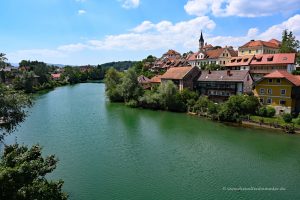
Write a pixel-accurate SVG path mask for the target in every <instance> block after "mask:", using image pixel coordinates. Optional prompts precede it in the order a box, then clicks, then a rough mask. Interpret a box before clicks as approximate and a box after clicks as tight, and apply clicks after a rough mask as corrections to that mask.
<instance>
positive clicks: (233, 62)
mask: <svg viewBox="0 0 300 200" xmlns="http://www.w3.org/2000/svg"><path fill="white" fill-rule="evenodd" d="M253 57H254V56H253V55H247V56H237V57H232V58H231V59H230V61H229V62H228V63H227V64H226V67H235V66H249V65H250V62H251V60H252V59H253Z"/></svg>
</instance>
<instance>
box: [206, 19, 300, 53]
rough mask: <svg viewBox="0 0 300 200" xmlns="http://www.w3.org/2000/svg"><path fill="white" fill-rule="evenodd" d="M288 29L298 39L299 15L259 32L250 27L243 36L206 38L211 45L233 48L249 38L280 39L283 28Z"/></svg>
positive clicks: (299, 36) (299, 30) (299, 28)
mask: <svg viewBox="0 0 300 200" xmlns="http://www.w3.org/2000/svg"><path fill="white" fill-rule="evenodd" d="M285 29H288V30H289V31H292V32H293V34H294V36H295V37H296V39H298V40H299V39H300V15H299V14H297V15H294V16H293V17H291V18H289V19H288V20H286V21H284V22H282V23H281V24H277V25H274V26H271V27H270V28H268V29H267V30H265V31H264V32H262V33H259V30H258V29H257V28H251V29H249V30H248V32H247V34H246V35H245V36H240V37H232V36H210V37H208V38H207V41H208V42H209V43H212V44H213V45H220V46H225V45H230V46H233V47H235V48H237V47H238V46H241V45H243V44H244V43H246V42H248V41H250V40H251V39H255V40H266V41H268V40H270V39H273V38H275V39H278V40H279V41H281V37H282V32H283V30H285Z"/></svg>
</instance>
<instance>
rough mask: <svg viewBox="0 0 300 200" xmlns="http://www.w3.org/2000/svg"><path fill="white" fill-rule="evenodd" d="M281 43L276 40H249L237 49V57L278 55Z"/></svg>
mask: <svg viewBox="0 0 300 200" xmlns="http://www.w3.org/2000/svg"><path fill="white" fill-rule="evenodd" d="M280 45H281V42H280V41H278V40H276V39H271V40H270V41H263V40H251V41H249V42H247V43H246V44H244V45H243V46H241V47H239V48H238V55H239V56H244V55H256V54H274V53H279V48H280Z"/></svg>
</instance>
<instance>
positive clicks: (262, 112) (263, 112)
mask: <svg viewBox="0 0 300 200" xmlns="http://www.w3.org/2000/svg"><path fill="white" fill-rule="evenodd" d="M275 113H276V110H275V108H273V107H271V106H262V107H260V108H259V109H258V111H257V114H258V115H259V116H261V117H274V115H275Z"/></svg>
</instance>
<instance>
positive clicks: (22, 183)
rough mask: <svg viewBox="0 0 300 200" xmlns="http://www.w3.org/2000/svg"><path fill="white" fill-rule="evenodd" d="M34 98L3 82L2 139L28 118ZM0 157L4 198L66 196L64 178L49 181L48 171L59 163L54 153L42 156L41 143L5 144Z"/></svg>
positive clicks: (59, 198)
mask: <svg viewBox="0 0 300 200" xmlns="http://www.w3.org/2000/svg"><path fill="white" fill-rule="evenodd" d="M31 105H32V101H31V99H30V98H29V97H28V96H27V95H26V94H24V93H23V92H20V91H15V90H13V89H10V88H9V87H7V86H4V85H3V84H0V142H1V143H2V144H4V138H5V136H7V135H8V134H10V133H12V132H13V131H14V130H15V129H16V127H17V126H18V125H19V124H20V123H21V122H23V121H24V120H25V118H26V116H27V112H26V108H28V107H30V106H31ZM1 152H3V153H2V155H1V159H0V199H5V200H32V199H45V200H46V199H47V200H65V199H67V198H68V195H67V194H66V193H64V192H63V191H62V186H63V181H62V180H59V181H48V180H47V179H46V175H47V174H49V173H51V172H52V171H53V170H54V169H55V168H56V164H57V161H58V160H57V158H56V157H55V156H54V155H50V156H47V157H43V156H42V148H41V147H40V146H39V145H34V146H32V147H28V146H22V145H19V144H17V143H15V144H12V145H5V144H4V149H3V150H1Z"/></svg>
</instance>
